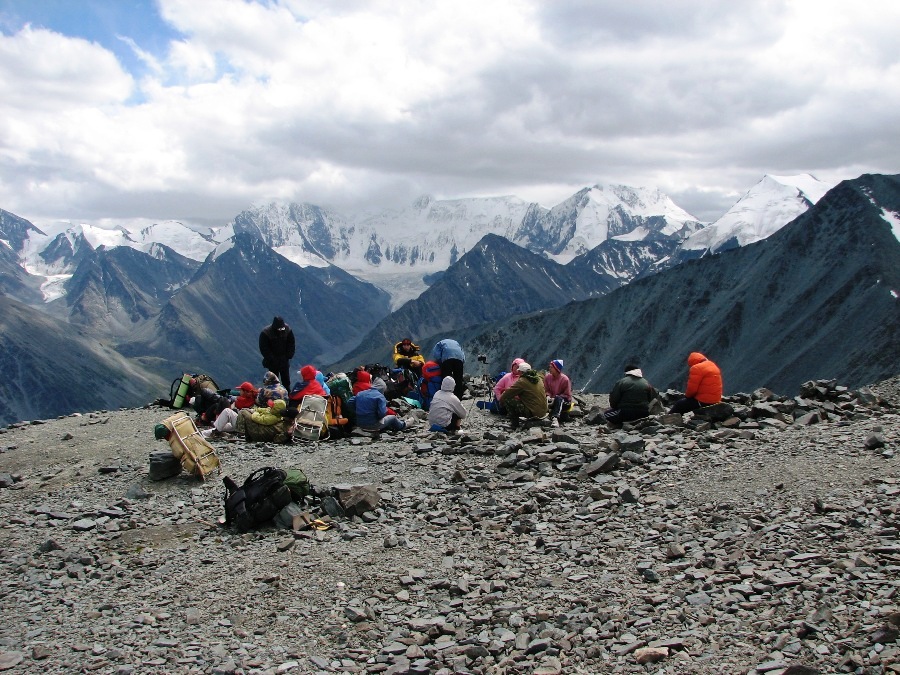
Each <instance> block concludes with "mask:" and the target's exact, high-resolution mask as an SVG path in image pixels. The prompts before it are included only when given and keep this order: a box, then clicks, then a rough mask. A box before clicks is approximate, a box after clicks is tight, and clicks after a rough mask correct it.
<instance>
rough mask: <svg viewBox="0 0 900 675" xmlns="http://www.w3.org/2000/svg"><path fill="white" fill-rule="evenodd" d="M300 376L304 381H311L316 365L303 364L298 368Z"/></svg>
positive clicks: (314, 375)
mask: <svg viewBox="0 0 900 675" xmlns="http://www.w3.org/2000/svg"><path fill="white" fill-rule="evenodd" d="M300 377H302V378H303V380H304V381H306V382H312V381H313V380H314V379H316V367H315V366H312V365H306V366H303V367H302V368H301V369H300Z"/></svg>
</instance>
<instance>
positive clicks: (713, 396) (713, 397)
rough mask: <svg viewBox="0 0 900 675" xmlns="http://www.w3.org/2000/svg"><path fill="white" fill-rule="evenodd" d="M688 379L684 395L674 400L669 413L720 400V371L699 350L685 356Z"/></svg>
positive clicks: (700, 406)
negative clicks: (688, 368)
mask: <svg viewBox="0 0 900 675" xmlns="http://www.w3.org/2000/svg"><path fill="white" fill-rule="evenodd" d="M687 362H688V366H689V367H690V370H689V371H688V381H687V386H686V387H685V390H684V397H683V398H680V399H678V400H677V401H675V403H674V404H673V405H672V407H671V409H670V410H669V412H670V413H680V414H682V415H683V414H684V413H687V412H691V411H693V410H697V408H702V407H704V406H708V405H715V404H716V403H719V402H720V401H721V400H722V371H720V370H719V366H717V365H716V364H715V363H713V362H712V361H710V360H709V359H708V358H706V356H704V355H703V354H701V353H700V352H691V353H690V355H689V356H688V358H687Z"/></svg>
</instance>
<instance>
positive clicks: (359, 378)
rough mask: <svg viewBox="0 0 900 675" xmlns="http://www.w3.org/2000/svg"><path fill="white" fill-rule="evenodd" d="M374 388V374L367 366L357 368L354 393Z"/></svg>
mask: <svg viewBox="0 0 900 675" xmlns="http://www.w3.org/2000/svg"><path fill="white" fill-rule="evenodd" d="M371 388H372V375H370V374H369V371H368V370H366V369H365V368H362V367H360V368H357V369H356V379H355V380H354V381H353V395H354V396H356V395H357V394H358V393H359V392H361V391H365V390H366V389H371Z"/></svg>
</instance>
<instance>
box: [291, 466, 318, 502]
mask: <svg viewBox="0 0 900 675" xmlns="http://www.w3.org/2000/svg"><path fill="white" fill-rule="evenodd" d="M284 474H285V478H284V484H285V485H286V486H287V488H288V490H290V491H291V499H293V500H294V501H295V502H302V501H303V500H304V499H306V498H307V497H309V496H310V495H312V494H313V489H312V485H310V483H309V478H307V477H306V474H305V473H303V469H297V468H293V469H285V472H284Z"/></svg>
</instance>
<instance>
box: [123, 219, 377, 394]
mask: <svg viewBox="0 0 900 675" xmlns="http://www.w3.org/2000/svg"><path fill="white" fill-rule="evenodd" d="M387 311H388V297H387V294H386V293H384V292H383V291H380V290H378V289H377V288H375V287H374V286H372V285H371V284H366V283H364V282H361V281H359V280H357V279H355V278H354V277H352V276H350V275H349V274H347V273H346V272H343V271H341V270H339V269H337V268H335V267H328V268H315V267H312V268H303V267H299V266H297V265H295V264H293V263H291V262H290V261H288V260H286V259H285V258H283V257H281V256H280V255H278V254H277V253H275V252H274V251H273V250H272V249H271V248H269V247H268V246H266V245H265V244H264V243H263V242H262V241H260V240H259V239H256V238H254V237H251V236H249V235H246V234H242V235H236V236H235V239H234V244H233V245H232V246H230V247H226V250H224V251H222V252H221V253H220V254H218V255H214V256H210V257H209V258H208V259H207V260H206V262H205V263H204V264H203V266H202V267H201V268H200V269H199V270H198V271H197V273H196V274H195V276H194V277H193V279H192V280H191V283H190V284H188V285H187V286H185V287H183V288H181V289H180V290H179V291H178V292H176V293H175V294H173V295H172V297H171V299H169V301H168V302H167V303H166V304H165V305H164V306H163V308H162V310H161V311H160V312H159V314H158V316H157V317H156V318H155V319H154V320H153V321H152V322H148V323H146V324H144V325H143V326H142V327H141V328H139V329H138V330H136V331H135V334H134V336H133V337H132V339H131V340H129V341H128V342H127V343H125V344H122V345H121V346H120V350H121V351H122V353H123V354H126V355H129V356H134V357H138V356H144V357H147V356H149V357H156V358H159V359H166V360H169V361H170V362H171V369H172V370H174V371H175V372H181V371H180V370H178V369H179V368H182V367H188V366H189V367H191V368H195V369H196V370H198V371H200V372H207V373H210V374H212V375H213V376H214V377H215V379H216V381H217V382H221V383H225V384H235V385H236V384H237V383H239V382H241V381H243V380H251V381H257V380H261V377H262V374H263V372H264V371H263V369H262V366H261V365H260V359H261V357H260V355H259V349H258V336H259V331H260V330H261V329H262V328H263V327H265V326H267V325H268V324H269V323H270V322H271V321H272V317H273V316H276V315H277V316H282V317H284V319H285V321H286V322H287V323H288V324H289V325H290V326H291V329H292V330H293V332H294V336H295V340H296V344H297V353H296V355H295V358H294V360H293V362H292V363H293V365H294V366H295V367H296V368H299V366H301V365H303V364H304V363H308V362H317V363H320V364H321V363H324V362H326V361H327V360H329V359H335V358H337V357H338V356H339V355H340V354H342V353H345V352H346V350H347V349H349V348H350V347H351V346H353V345H355V344H356V343H357V342H358V341H359V340H360V339H361V338H362V336H363V335H364V334H365V332H367V330H368V327H369V326H370V325H372V324H374V323H376V322H377V321H378V320H379V319H381V317H383V316H384V315H385V314H386V313H387Z"/></svg>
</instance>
